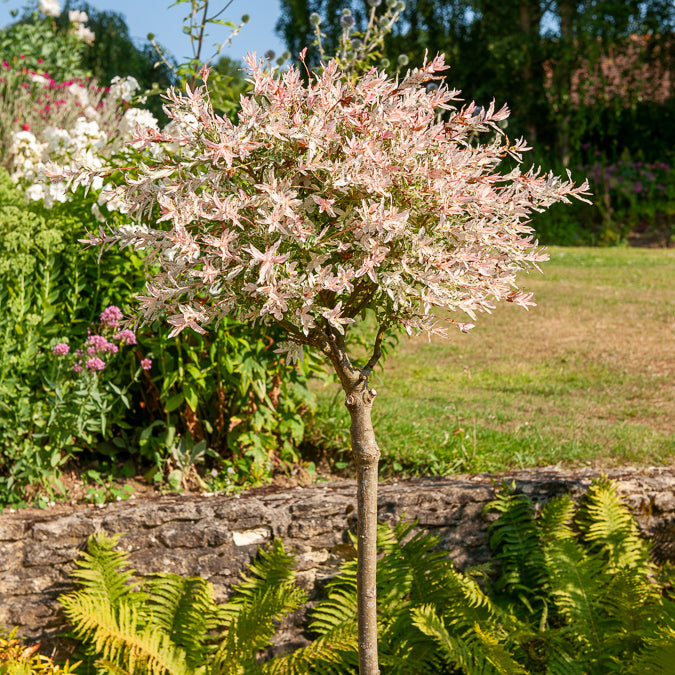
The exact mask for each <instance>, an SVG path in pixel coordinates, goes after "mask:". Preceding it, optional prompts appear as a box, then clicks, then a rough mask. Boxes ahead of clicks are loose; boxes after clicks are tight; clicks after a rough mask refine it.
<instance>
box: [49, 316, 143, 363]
mask: <svg viewBox="0 0 675 675" xmlns="http://www.w3.org/2000/svg"><path fill="white" fill-rule="evenodd" d="M123 318H124V315H123V314H122V311H121V310H120V309H119V307H115V305H110V306H109V307H106V308H105V309H104V310H103V312H102V313H101V317H100V319H101V323H100V328H101V331H102V332H105V330H106V329H110V328H117V327H119V325H120V322H121V321H122V319H123ZM112 339H113V340H116V341H117V342H118V343H119V345H117V344H115V343H114V342H111V341H110V340H109V339H108V338H106V337H105V335H101V334H99V333H93V334H92V333H89V335H88V336H87V339H86V340H85V342H84V344H83V345H82V348H81V349H76V350H75V356H76V358H77V360H76V361H75V362H74V364H73V366H72V371H73V372H74V373H76V374H78V375H79V374H80V373H83V372H84V370H85V369H86V370H88V371H89V372H95V371H101V370H104V369H105V367H106V361H105V360H104V359H105V356H106V354H117V353H118V352H119V349H120V346H131V345H135V344H136V343H137V342H136V334H135V333H134V332H133V331H132V330H129V329H128V328H125V329H123V330H121V331H119V332H117V333H115V334H114V335H113V338H112ZM52 353H53V354H54V356H66V355H67V354H69V353H70V346H69V345H68V344H66V343H65V342H59V343H58V344H57V345H55V346H54V348H53V349H52ZM140 366H141V368H142V369H143V370H150V368H151V367H152V359H149V358H144V359H141V362H140Z"/></svg>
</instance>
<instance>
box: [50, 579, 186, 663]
mask: <svg viewBox="0 0 675 675" xmlns="http://www.w3.org/2000/svg"><path fill="white" fill-rule="evenodd" d="M61 602H62V604H63V607H64V610H65V613H66V616H67V617H68V619H69V620H70V621H71V622H72V623H73V624H74V625H75V626H76V629H75V633H76V635H77V636H78V637H79V638H81V639H82V640H83V641H84V642H85V643H89V649H90V651H91V653H94V654H100V655H101V658H102V659H103V660H104V661H110V662H112V663H114V664H116V665H117V666H118V667H119V668H122V669H123V670H124V671H126V672H128V673H129V674H130V675H166V674H167V673H168V674H169V675H189V674H190V673H192V672H193V671H192V669H190V668H188V666H187V664H186V663H185V653H184V652H183V650H181V649H179V648H177V647H175V646H174V645H172V644H171V641H170V640H169V638H168V636H167V635H166V634H165V633H163V632H162V631H158V630H156V629H155V628H154V627H152V626H148V627H146V628H145V629H142V628H141V627H140V626H139V620H138V611H137V608H136V606H135V605H134V604H133V603H128V602H125V601H120V603H119V605H118V607H117V610H118V611H115V609H114V608H113V607H111V606H110V605H109V604H107V603H102V602H101V600H100V597H98V596H95V595H94V596H92V595H89V594H86V593H82V592H77V593H73V594H71V595H68V596H66V597H64V598H62V600H61Z"/></svg>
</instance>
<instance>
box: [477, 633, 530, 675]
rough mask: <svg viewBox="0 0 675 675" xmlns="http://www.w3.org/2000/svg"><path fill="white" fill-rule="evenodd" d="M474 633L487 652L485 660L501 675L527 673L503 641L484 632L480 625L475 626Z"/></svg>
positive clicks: (521, 674)
mask: <svg viewBox="0 0 675 675" xmlns="http://www.w3.org/2000/svg"><path fill="white" fill-rule="evenodd" d="M474 631H475V634H476V637H477V638H478V640H479V641H480V643H481V644H482V645H483V648H484V650H485V652H484V653H485V659H486V660H487V661H489V662H490V663H491V664H492V665H493V666H494V667H495V670H496V671H497V672H498V673H499V675H523V673H527V671H526V670H525V669H524V668H523V666H522V665H521V664H520V663H518V662H517V661H515V660H514V659H513V658H512V657H511V655H510V654H509V653H508V651H507V650H506V649H505V647H504V645H503V643H502V642H501V640H499V639H498V638H497V637H496V636H495V635H494V634H493V633H491V632H490V631H488V630H484V629H483V628H481V627H480V625H479V624H475V625H474Z"/></svg>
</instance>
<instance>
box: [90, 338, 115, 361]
mask: <svg viewBox="0 0 675 675" xmlns="http://www.w3.org/2000/svg"><path fill="white" fill-rule="evenodd" d="M118 349H119V348H118V347H117V345H116V344H114V343H112V342H108V340H107V339H106V338H105V337H103V335H89V337H88V338H87V341H86V342H85V343H84V351H85V354H86V355H87V356H93V355H94V354H97V353H99V352H101V353H103V354H105V353H106V352H110V353H111V354H117V352H118Z"/></svg>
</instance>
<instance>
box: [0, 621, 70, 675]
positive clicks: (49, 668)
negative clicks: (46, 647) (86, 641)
mask: <svg viewBox="0 0 675 675" xmlns="http://www.w3.org/2000/svg"><path fill="white" fill-rule="evenodd" d="M39 648H40V645H32V646H27V645H25V644H24V643H23V641H22V640H20V639H18V638H17V637H16V628H15V629H14V630H13V631H11V632H10V633H7V632H6V631H3V630H1V629H0V675H75V674H76V672H77V670H76V668H77V666H78V665H79V662H78V663H74V664H73V665H70V663H69V662H67V663H65V664H64V665H57V664H55V663H54V662H53V661H52V659H50V658H49V657H48V656H45V655H44V654H40V653H38V649H39Z"/></svg>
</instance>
